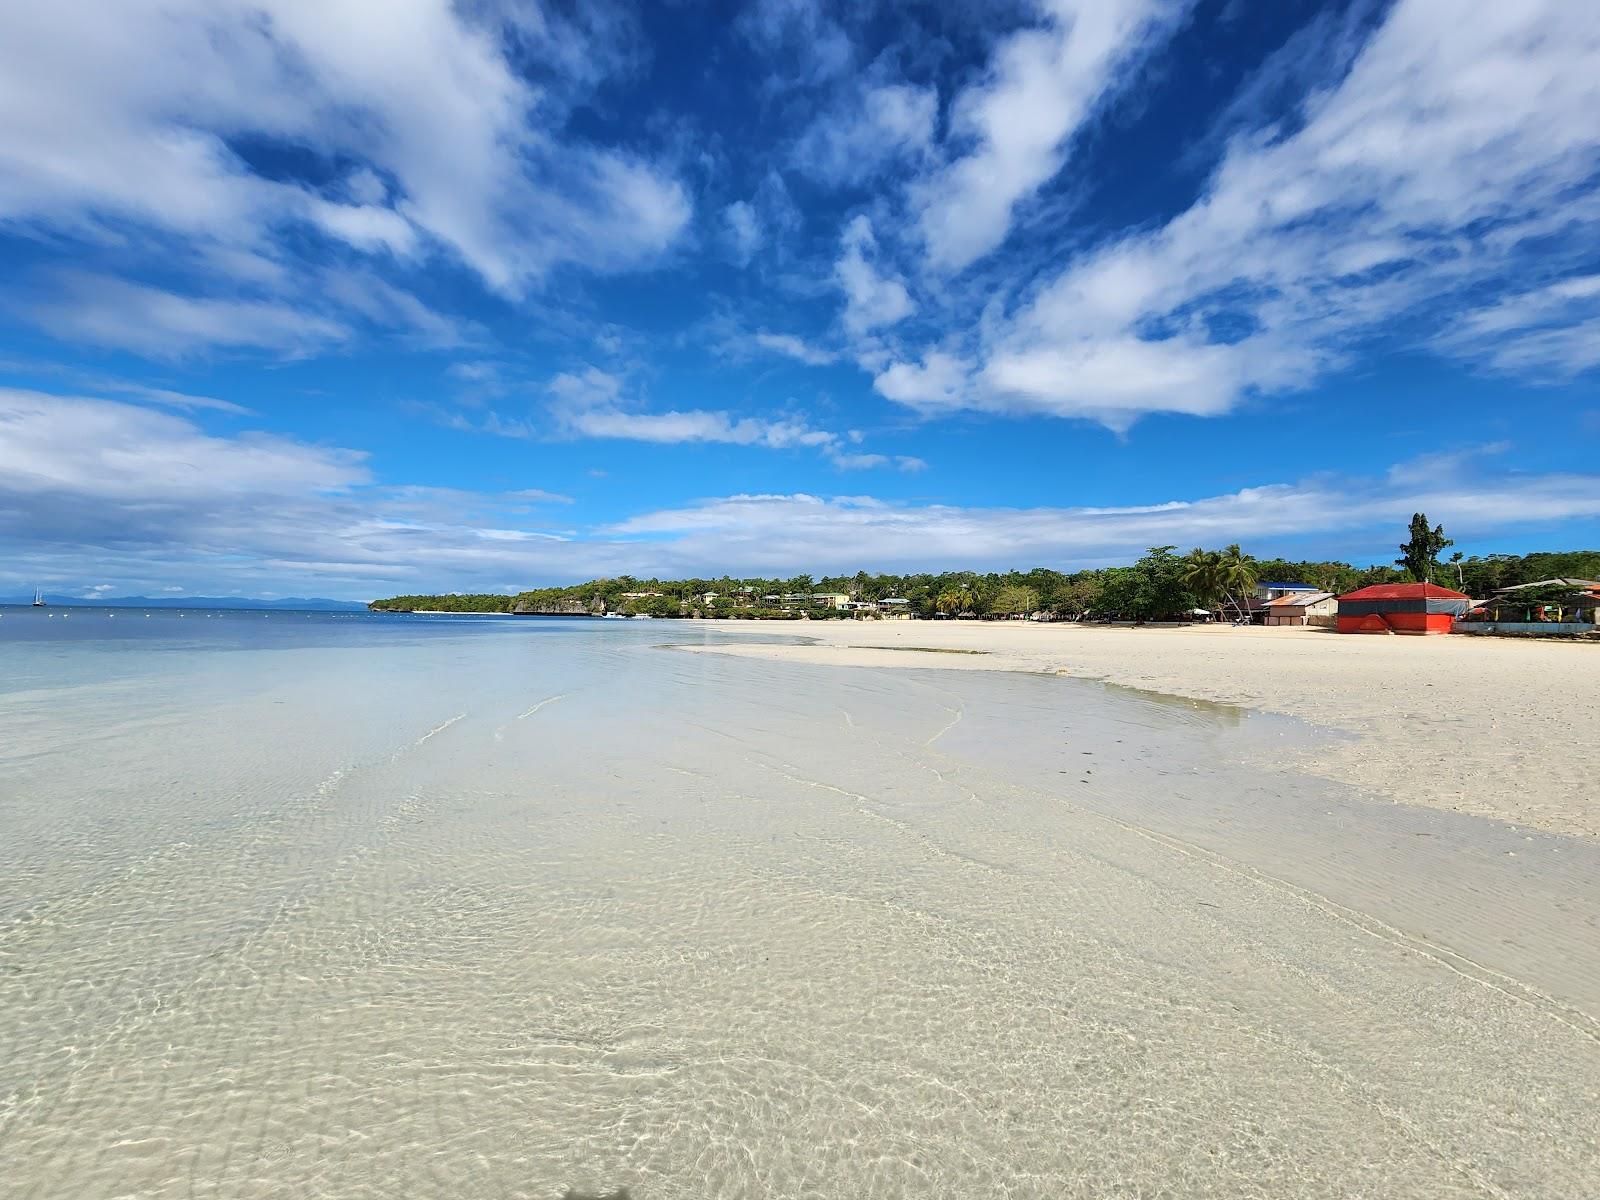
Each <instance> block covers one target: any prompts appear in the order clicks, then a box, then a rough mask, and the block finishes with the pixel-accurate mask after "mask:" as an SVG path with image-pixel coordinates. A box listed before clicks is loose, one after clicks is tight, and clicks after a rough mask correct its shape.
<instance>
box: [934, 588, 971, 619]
mask: <svg viewBox="0 0 1600 1200" xmlns="http://www.w3.org/2000/svg"><path fill="white" fill-rule="evenodd" d="M935 603H936V604H937V606H938V609H939V611H940V612H942V613H944V614H945V615H947V616H955V615H956V614H957V613H963V612H966V611H967V610H968V609H970V608H972V606H973V605H974V604H975V603H976V601H975V600H974V599H973V596H972V592H971V591H970V590H969V589H967V588H965V587H954V588H951V589H949V590H948V591H944V592H940V593H939V599H938V600H937V601H935Z"/></svg>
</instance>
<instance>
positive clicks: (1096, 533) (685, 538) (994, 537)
mask: <svg viewBox="0 0 1600 1200" xmlns="http://www.w3.org/2000/svg"><path fill="white" fill-rule="evenodd" d="M1597 503H1600V475H1544V476H1527V475H1522V476H1519V475H1507V476H1501V477H1494V476H1485V475H1484V474H1482V473H1481V472H1474V473H1471V474H1466V473H1460V472H1441V471H1440V470H1438V469H1437V468H1434V469H1429V470H1422V469H1420V468H1419V469H1415V470H1411V469H1404V468H1400V469H1397V470H1396V471H1394V472H1392V473H1390V474H1389V475H1387V476H1385V477H1382V478H1379V479H1339V480H1334V479H1327V478H1322V479H1311V480H1304V481H1301V482H1299V483H1293V484H1269V485H1265V486H1262V487H1252V488H1245V489H1243V490H1241V491H1238V492H1232V493H1228V494H1226V495H1220V496H1211V497H1206V498H1204V499H1199V500H1172V501H1166V502H1160V503H1152V504H1148V505H1139V506H1128V507H1120V508H1088V507H1082V508H1034V509H1009V508H967V507H958V506H954V505H942V504H905V503H895V502H888V501H882V500H877V499H873V498H871V497H863V496H849V497H834V498H825V497H819V496H813V495H805V494H795V495H753V496H752V495H744V496H730V497H725V498H719V499H712V500H705V501H701V502H699V503H696V504H693V505H689V506H687V507H683V508H674V509H664V510H661V511H658V512H652V513H645V514H641V515H639V516H637V517H633V518H630V519H628V520H625V521H622V522H619V523H618V524H617V525H615V526H613V527H611V528H610V529H609V530H608V531H606V532H610V533H613V534H616V535H619V536H627V537H650V538H655V539H666V540H668V541H669V542H670V545H671V547H672V550H673V553H674V555H675V556H676V557H677V558H679V559H680V560H682V561H687V562H692V563H696V564H700V563H717V564H719V569H741V570H750V571H758V570H772V571H785V570H792V569H793V565H794V564H795V563H806V564H810V565H812V566H813V568H814V569H821V570H845V569H847V570H853V569H855V568H856V567H859V566H861V565H863V564H870V565H871V566H873V567H875V568H880V569H885V570H894V569H904V570H918V569H932V568H940V567H958V566H967V567H980V568H981V567H989V566H994V567H1027V566H1033V565H1036V564H1041V563H1043V564H1049V565H1053V566H1058V567H1074V566H1090V565H1103V564H1105V563H1108V562H1119V561H1128V560H1130V559H1132V558H1134V557H1136V556H1138V555H1139V554H1141V553H1143V551H1144V549H1145V548H1146V547H1148V546H1153V545H1167V544H1176V545H1179V546H1185V547H1187V546H1191V545H1197V544H1199V545H1222V544H1226V543H1228V542H1234V541H1238V542H1241V543H1244V544H1245V545H1246V546H1248V547H1253V548H1255V549H1257V550H1259V551H1261V552H1263V553H1270V552H1274V551H1277V550H1280V549H1286V548H1288V546H1289V545H1291V544H1292V543H1294V542H1295V541H1296V540H1299V539H1309V538H1315V539H1319V540H1325V539H1327V538H1329V537H1333V536H1342V537H1343V538H1344V539H1345V540H1347V541H1350V542H1354V543H1357V544H1361V545H1365V546H1368V547H1369V548H1370V553H1371V554H1372V555H1373V556H1375V557H1378V558H1387V557H1388V556H1389V555H1390V554H1392V543H1393V541H1394V536H1393V535H1394V533H1395V531H1396V530H1399V529H1403V528H1404V527H1405V523H1406V521H1407V519H1409V517H1410V515H1411V514H1412V513H1413V512H1418V511H1426V512H1427V513H1428V515H1429V516H1430V517H1431V518H1434V519H1437V520H1442V521H1443V522H1444V524H1445V526H1446V528H1447V529H1449V530H1450V532H1451V533H1452V534H1453V535H1455V536H1456V537H1457V538H1458V539H1462V538H1467V537H1480V536H1484V535H1488V534H1494V533H1497V532H1500V531H1503V530H1507V529H1512V528H1516V527H1517V526H1519V525H1528V524H1537V523H1539V522H1545V521H1561V520H1571V519H1573V518H1580V517H1584V516H1587V515H1589V514H1591V513H1592V512H1593V511H1594V507H1595V505H1596V504H1597Z"/></svg>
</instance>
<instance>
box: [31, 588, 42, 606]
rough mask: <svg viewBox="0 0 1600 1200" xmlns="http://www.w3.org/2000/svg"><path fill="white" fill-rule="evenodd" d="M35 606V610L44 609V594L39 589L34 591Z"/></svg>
mask: <svg viewBox="0 0 1600 1200" xmlns="http://www.w3.org/2000/svg"><path fill="white" fill-rule="evenodd" d="M33 606H34V607H35V608H43V607H44V593H43V592H41V591H40V590H39V589H38V588H34V589H33Z"/></svg>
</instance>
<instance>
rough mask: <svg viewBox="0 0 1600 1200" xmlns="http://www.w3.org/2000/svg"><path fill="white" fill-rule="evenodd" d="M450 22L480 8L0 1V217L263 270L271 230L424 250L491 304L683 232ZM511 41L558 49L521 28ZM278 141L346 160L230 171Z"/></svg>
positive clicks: (270, 1) (611, 265)
mask: <svg viewBox="0 0 1600 1200" xmlns="http://www.w3.org/2000/svg"><path fill="white" fill-rule="evenodd" d="M469 11H476V12H478V13H479V14H480V15H484V14H488V13H489V12H490V9H489V8H488V7H487V6H477V8H476V9H475V10H468V9H463V8H461V7H459V6H456V5H453V4H451V3H449V2H448V0H412V2H410V3H407V4H404V5H393V4H388V3H382V2H380V0H328V2H326V3H321V4H314V5H308V4H303V3H298V2H296V0H98V2H93V0H91V2H90V3H88V4H72V5H34V6H22V7H15V6H10V7H7V8H6V9H5V10H4V12H5V14H6V15H5V16H0V109H3V110H4V111H5V112H6V113H7V120H6V121H5V122H4V125H3V127H0V163H3V165H4V169H3V171H0V179H3V182H0V219H6V220H10V221H13V222H19V223H22V224H24V225H29V226H34V227H41V228H50V229H54V230H64V231H67V232H70V233H75V234H78V235H81V236H84V237H112V236H116V235H118V234H120V231H121V229H123V228H124V227H125V226H126V225H127V223H130V222H131V223H133V224H134V225H136V226H140V227H145V228H148V229H152V230H157V231H164V232H168V233H172V234H177V235H181V236H183V237H185V238H189V239H198V240H202V241H209V242H212V243H214V244H216V245H218V246H221V247H226V248H229V249H231V250H236V251H243V252H246V253H256V254H266V255H267V256H268V257H273V256H275V254H276V245H275V239H276V237H277V235H278V231H279V230H281V229H284V228H286V227H290V226H300V227H313V228H316V229H319V230H321V231H322V232H323V233H325V234H326V235H328V236H329V237H332V238H334V239H337V240H340V241H343V242H345V243H348V244H349V245H351V246H352V247H355V248H356V249H358V250H363V251H369V252H381V253H384V254H397V255H402V256H405V255H412V254H414V253H416V252H417V251H418V250H419V248H420V246H421V244H422V242H423V241H424V240H426V241H427V242H428V243H429V244H431V245H433V246H438V247H442V248H444V249H446V250H448V251H449V252H450V253H451V254H453V255H455V256H456V257H457V258H459V259H460V260H461V261H463V262H465V263H466V264H467V265H468V266H470V267H471V268H472V269H473V270H474V271H476V272H477V273H478V274H479V275H480V276H482V278H483V279H484V280H485V281H486V282H487V283H488V284H489V285H490V286H491V287H493V288H495V289H497V290H500V291H503V292H507V293H516V292H518V291H520V290H521V289H522V288H524V287H525V286H526V285H528V284H529V283H530V282H534V281H537V280H538V279H540V278H541V277H542V276H544V275H545V274H546V273H548V272H549V271H550V270H551V269H553V268H554V267H556V266H558V265H560V264H562V263H575V264H578V265H581V266H585V267H591V268H596V269H602V270H609V269H621V268H626V267H629V266H632V265H635V264H637V263H639V262H641V261H644V260H647V259H649V258H651V257H653V256H654V255H656V254H658V253H659V252H660V251H661V250H663V249H664V248H665V247H666V246H667V245H669V244H670V243H671V242H672V241H673V240H674V239H675V238H676V237H677V235H678V233H679V231H680V230H681V229H682V228H683V227H684V225H685V223H686V221H687V219H688V214H689V203H688V200H687V198H686V196H685V194H684V192H683V189H682V188H681V187H680V186H679V184H678V183H677V182H676V181H675V180H674V179H672V178H670V177H669V176H667V175H666V174H665V173H663V172H662V171H661V170H659V169H658V168H656V167H655V166H653V165H652V164H650V163H649V162H648V161H645V160H643V159H641V158H639V157H637V156H635V155H631V154H629V153H627V152H625V151H623V150H620V149H617V148H611V147H603V146H597V145H592V144H589V143H587V142H584V141H581V140H579V139H577V138H575V137H572V136H570V135H567V134H565V133H564V131H563V125H564V121H565V116H564V113H563V112H562V108H561V104H560V102H559V95H558V93H557V91H556V90H554V89H553V88H550V87H547V88H545V89H544V90H536V89H535V88H533V87H532V86H531V85H530V84H529V83H528V82H526V81H525V80H524V78H523V77H522V76H521V75H520V74H518V73H517V71H515V70H514V69H513V68H512V66H511V63H510V61H509V59H508V57H507V51H506V47H505V45H504V44H503V43H502V39H501V26H500V25H499V24H498V23H492V22H491V21H490V20H489V19H487V16H485V19H484V20H482V21H481V22H478V21H474V20H472V19H469V16H468V15H467V14H468V12H469ZM130 47H137V48H138V53H137V54H130V53H129V48H130ZM520 49H521V51H522V52H523V53H526V54H529V55H532V56H534V57H535V58H539V57H545V56H546V51H548V52H549V53H551V54H554V53H556V51H557V49H559V47H558V46H557V45H556V39H546V40H544V41H540V40H538V39H537V38H533V39H530V38H527V37H524V38H523V39H522V41H521V45H520ZM558 57H559V56H558ZM556 65H558V66H559V65H560V64H559V63H558V64H556ZM569 65H570V64H569ZM282 150H287V151H289V152H290V154H291V155H302V156H312V157H315V158H319V159H323V160H335V159H347V160H352V161H354V162H355V163H356V164H357V166H356V168H355V169H354V170H353V171H351V172H350V173H349V174H347V176H346V177H345V178H344V179H343V180H341V181H339V182H338V183H337V185H336V186H329V187H322V186H320V185H316V184H314V183H313V182H310V181H299V180H293V179H285V178H282V177H275V176H274V175H273V174H272V173H270V172H266V171H258V170H256V169H254V168H253V167H252V165H251V162H250V160H249V156H250V155H252V154H267V155H271V154H272V153H274V152H277V151H282Z"/></svg>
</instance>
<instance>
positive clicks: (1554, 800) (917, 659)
mask: <svg viewBox="0 0 1600 1200" xmlns="http://www.w3.org/2000/svg"><path fill="white" fill-rule="evenodd" d="M710 624H712V625H713V626H714V627H716V628H717V629H718V630H719V632H723V633H728V632H743V633H749V632H752V631H751V629H750V626H749V623H748V622H743V621H737V620H728V621H713V622H710ZM772 632H776V631H772ZM785 632H786V633H789V634H790V635H791V636H799V637H801V638H804V639H805V641H804V642H803V643H801V644H796V643H794V642H769V641H750V642H743V641H730V642H726V643H720V644H707V645H704V646H693V647H683V649H687V650H692V651H696V652H705V653H716V654H728V655H735V656H746V657H758V658H768V659H773V660H778V661H786V662H797V663H810V664H818V665H829V666H844V667H866V668H885V667H887V668H898V669H939V670H985V671H1022V672H1030V673H1035V674H1049V675H1066V676H1070V677H1073V678H1078V679H1088V680H1095V681H1099V682H1103V683H1109V684H1115V685H1118V686H1122V687H1130V688H1134V689H1137V690H1140V691H1145V692H1157V693H1160V694H1163V695H1169V696H1176V697H1180V698H1183V699H1187V700H1196V701H1204V702H1210V703H1219V704H1228V705H1234V706H1237V707H1240V708H1245V709H1251V710H1256V711H1261V712H1269V713H1275V714H1278V715H1282V716H1289V717H1295V718H1298V719H1300V720H1303V721H1305V722H1307V723H1308V724H1310V725H1312V726H1314V727H1318V728H1321V729H1325V730H1332V731H1335V732H1338V733H1341V734H1345V735H1348V736H1345V737H1340V738H1336V739H1328V740H1326V741H1325V742H1324V743H1323V744H1320V745H1319V746H1318V747H1317V748H1316V749H1315V750H1312V751H1308V752H1307V753H1305V754H1303V755H1299V756H1296V757H1294V758H1293V759H1291V760H1290V761H1287V762H1284V763H1282V764H1280V765H1283V766H1287V767H1289V768H1291V769H1294V770H1298V771H1301V772H1303V773H1306V774H1309V775H1312V776H1316V777H1319V778H1323V779H1331V780H1334V781H1336V782H1339V783H1345V784H1349V785H1351V786H1354V787H1358V788H1361V789H1362V790H1364V791H1367V792H1370V793H1373V794H1377V795H1380V796H1384V797H1386V798H1388V799H1390V800H1392V801H1394V802H1395V803H1402V804H1419V805H1426V806H1429V807H1433V808H1442V809H1447V810H1449V811H1453V812H1461V813H1470V814H1472V815H1474V816H1480V817H1488V818H1491V819H1495V820H1500V821H1505V822H1509V823H1511V824H1513V825H1520V826H1529V827H1531V828H1536V829H1541V830H1545V831H1548V832H1551V833H1559V834H1566V835H1570V836H1579V837H1586V838H1600V797H1597V796H1595V795H1594V794H1593V781H1592V778H1591V777H1590V773H1589V772H1586V771H1585V770H1584V769H1583V767H1582V765H1581V763H1582V761H1583V760H1584V759H1585V757H1586V755H1585V754H1584V751H1585V749H1586V748H1588V747H1589V746H1590V745H1591V743H1592V742H1593V741H1594V740H1595V739H1596V738H1597V737H1600V730H1597V729H1596V728H1595V723H1594V718H1595V715H1596V714H1600V671H1597V670H1596V668H1597V667H1600V658H1597V657H1593V656H1592V655H1591V652H1589V651H1586V650H1585V649H1584V648H1583V647H1581V646H1577V645H1573V644H1571V643H1561V644H1559V645H1557V644H1549V643H1543V642H1533V641H1526V640H1522V639H1511V638H1506V639H1501V638H1468V637H1455V636H1445V637H1412V638H1407V637H1388V638H1379V637H1357V636H1353V635H1347V634H1338V633H1334V632H1332V631H1329V630H1323V629H1300V628H1272V629H1268V628H1264V627H1260V626H1248V627H1239V628H1235V627H1232V626H1214V625H1213V626H1206V625H1195V626H1184V627H1176V628H1139V629H1134V628H1122V627H1108V626H1083V625H1076V624H1067V623H1058V624H1031V623H1027V622H1021V621H1016V622H979V621H892V622H891V621H876V622H833V621H826V622H824V621H817V622H807V623H806V628H805V630H804V632H803V633H802V632H801V631H799V630H786V631H785Z"/></svg>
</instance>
